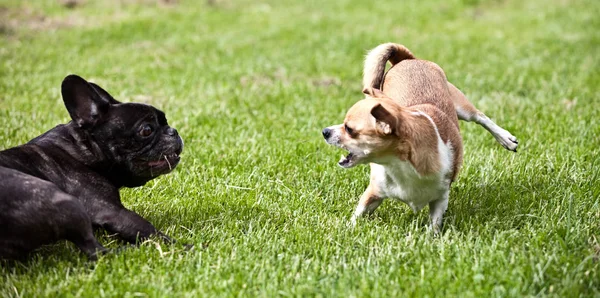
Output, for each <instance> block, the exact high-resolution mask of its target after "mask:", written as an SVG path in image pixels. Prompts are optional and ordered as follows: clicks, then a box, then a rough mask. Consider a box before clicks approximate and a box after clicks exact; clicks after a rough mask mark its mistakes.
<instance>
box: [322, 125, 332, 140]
mask: <svg viewBox="0 0 600 298" xmlns="http://www.w3.org/2000/svg"><path fill="white" fill-rule="evenodd" d="M330 135H331V129H329V128H328V127H326V128H324V129H323V137H324V138H325V139H329V136H330Z"/></svg>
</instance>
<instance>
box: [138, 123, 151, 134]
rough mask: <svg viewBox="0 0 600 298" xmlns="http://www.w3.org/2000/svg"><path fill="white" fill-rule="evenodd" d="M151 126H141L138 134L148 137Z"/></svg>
mask: <svg viewBox="0 0 600 298" xmlns="http://www.w3.org/2000/svg"><path fill="white" fill-rule="evenodd" d="M152 131H153V129H152V126H150V125H148V124H146V125H144V126H142V128H141V129H140V136H142V137H148V136H150V135H151V134H152Z"/></svg>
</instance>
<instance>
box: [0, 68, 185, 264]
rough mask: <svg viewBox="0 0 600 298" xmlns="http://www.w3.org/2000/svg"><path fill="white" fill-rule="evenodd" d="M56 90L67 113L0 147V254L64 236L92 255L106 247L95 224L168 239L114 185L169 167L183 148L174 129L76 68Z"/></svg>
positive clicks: (137, 182) (123, 233)
mask: <svg viewBox="0 0 600 298" xmlns="http://www.w3.org/2000/svg"><path fill="white" fill-rule="evenodd" d="M61 92H62V97H63V101H64V103H65V106H66V108H67V110H68V111H69V114H70V115H71V119H73V121H71V122H69V123H67V124H61V125H58V126H56V127H55V128H53V129H51V130H49V131H47V132H46V133H44V134H42V135H41V136H39V137H37V138H35V139H33V140H31V141H29V143H27V144H24V145H21V146H18V147H14V148H10V149H6V150H4V151H0V259H2V258H4V259H21V258H23V257H24V256H26V255H27V253H28V252H30V251H31V250H33V249H35V248H37V247H39V246H41V245H43V244H48V243H51V242H54V241H57V240H61V239H66V240H69V241H71V242H73V243H74V244H75V245H77V247H79V249H81V250H82V251H83V252H84V253H85V254H86V255H87V256H88V258H89V259H91V260H95V259H96V258H97V253H101V252H105V251H106V249H105V248H104V247H103V246H102V245H100V243H98V241H97V240H96V238H95V237H94V234H93V230H92V229H93V228H99V227H101V228H104V229H106V230H107V231H109V232H110V233H115V234H117V235H118V236H119V237H120V238H122V239H123V240H125V241H127V242H130V243H136V242H137V241H140V240H144V239H147V238H148V237H149V236H151V235H157V236H159V237H160V238H163V239H165V240H167V241H169V242H170V241H171V239H170V238H169V237H167V236H166V235H164V234H162V233H161V232H160V231H158V230H157V229H156V228H154V226H152V224H150V223H149V222H148V221H147V220H145V219H144V218H142V217H141V216H139V215H138V214H136V213H135V212H133V211H131V210H128V209H126V208H125V207H124V206H123V204H121V198H120V195H119V188H121V187H123V186H125V187H136V186H141V185H144V184H145V183H146V182H148V181H149V180H151V179H154V178H156V177H158V176H160V175H162V174H166V173H169V172H170V171H171V170H173V169H174V168H175V166H177V164H178V163H179V154H180V153H181V151H182V149H183V141H182V140H181V138H180V137H179V135H178V134H177V130H175V129H174V128H171V127H170V126H169V125H168V124H167V119H166V118H165V114H164V113H163V112H161V111H160V110H158V109H156V108H154V107H152V106H150V105H146V104H140V103H120V102H118V101H116V100H115V99H114V98H113V97H112V96H111V95H110V94H108V92H106V91H104V90H103V89H102V88H100V87H99V86H98V85H96V84H94V83H89V82H87V81H86V80H84V79H83V78H81V77H79V76H76V75H69V76H67V77H66V78H65V79H64V80H63V82H62V86H61Z"/></svg>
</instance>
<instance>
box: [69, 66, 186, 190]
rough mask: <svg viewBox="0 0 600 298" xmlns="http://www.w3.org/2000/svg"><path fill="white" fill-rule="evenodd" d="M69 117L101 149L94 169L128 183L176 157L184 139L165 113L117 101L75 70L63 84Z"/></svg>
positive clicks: (167, 166) (162, 170) (165, 167)
mask: <svg viewBox="0 0 600 298" xmlns="http://www.w3.org/2000/svg"><path fill="white" fill-rule="evenodd" d="M61 92H62V96H63V100H64V103H65V106H66V107H67V110H68V111H69V114H70V115H71V118H72V119H73V123H74V124H75V125H76V126H78V127H79V128H80V130H82V131H84V132H85V139H86V140H85V142H86V143H88V145H86V146H91V147H94V148H96V150H97V151H100V152H101V154H102V155H103V157H102V158H101V162H99V163H96V164H95V165H94V166H95V167H98V168H97V169H96V170H98V171H99V172H103V173H104V174H105V175H108V176H109V178H110V179H111V180H112V181H115V182H116V183H118V184H121V185H123V186H127V187H135V186H140V185H143V184H145V183H146V182H148V181H149V180H151V179H153V178H155V177H157V176H159V175H162V174H166V173H168V172H170V171H171V170H173V169H174V168H175V166H177V164H178V163H179V159H180V158H179V154H180V153H181V151H182V150H183V141H182V139H181V137H179V134H178V133H177V130H175V129H174V128H172V127H170V126H169V124H168V123H167V118H166V117H165V114H164V113H163V112H162V111H160V110H158V109H156V108H154V107H152V106H150V105H146V104H140V103H120V102H118V101H117V100H115V99H114V98H113V97H112V96H111V95H110V94H108V92H106V91H105V90H104V89H102V88H100V86H98V85H96V84H94V83H90V82H87V81H86V80H84V79H83V78H81V77H79V76H76V75H69V76H67V77H66V78H65V79H64V80H63V82H62V86H61Z"/></svg>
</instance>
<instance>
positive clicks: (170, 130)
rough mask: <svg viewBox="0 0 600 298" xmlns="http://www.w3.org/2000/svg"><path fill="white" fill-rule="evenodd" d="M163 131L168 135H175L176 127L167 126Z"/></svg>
mask: <svg viewBox="0 0 600 298" xmlns="http://www.w3.org/2000/svg"><path fill="white" fill-rule="evenodd" d="M165 133H166V134H168V135H170V136H176V135H177V129H175V128H173V127H169V128H167V129H166V130H165Z"/></svg>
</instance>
